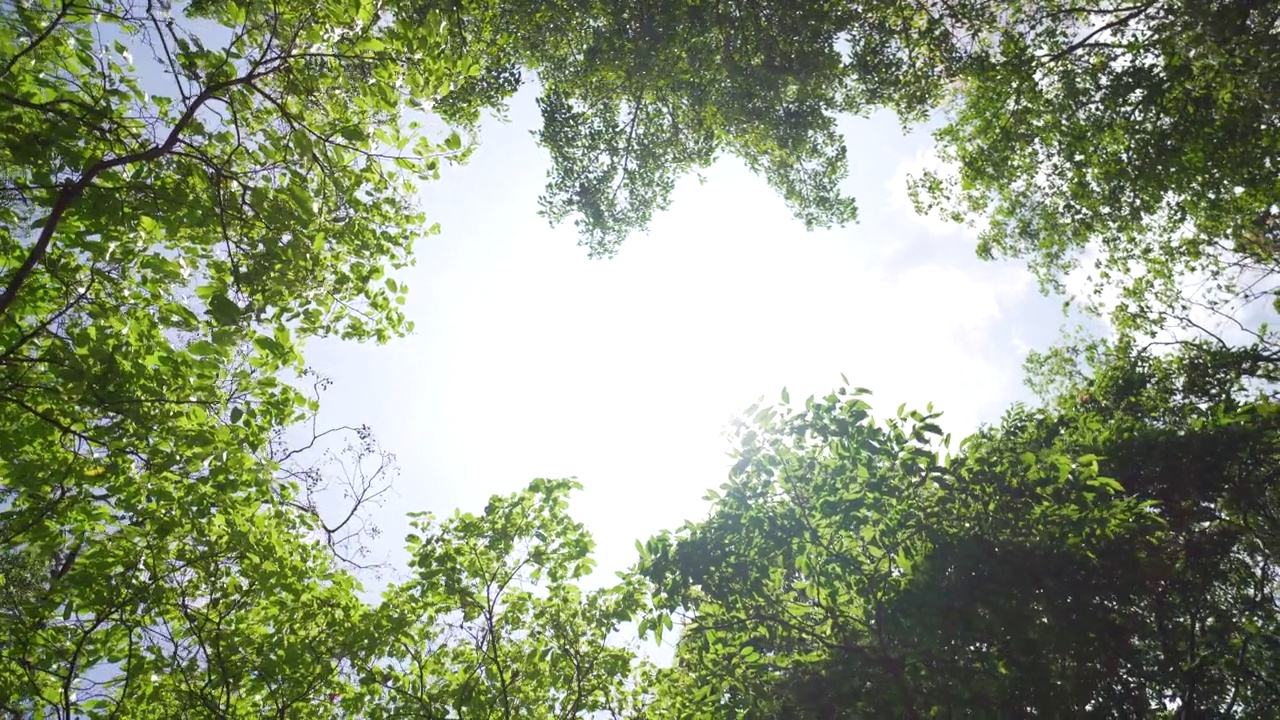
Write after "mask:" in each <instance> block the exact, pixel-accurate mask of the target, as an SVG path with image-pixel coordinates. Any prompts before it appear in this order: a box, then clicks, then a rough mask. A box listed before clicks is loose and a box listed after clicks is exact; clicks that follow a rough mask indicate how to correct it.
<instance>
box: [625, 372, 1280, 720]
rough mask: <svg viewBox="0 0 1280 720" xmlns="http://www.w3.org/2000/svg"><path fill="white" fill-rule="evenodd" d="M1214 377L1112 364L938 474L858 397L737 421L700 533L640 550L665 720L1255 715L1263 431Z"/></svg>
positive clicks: (1265, 552) (1264, 680) (931, 448)
mask: <svg viewBox="0 0 1280 720" xmlns="http://www.w3.org/2000/svg"><path fill="white" fill-rule="evenodd" d="M1214 361H1215V359H1214V356H1213V355H1212V354H1211V353H1208V352H1206V351H1202V350H1198V349H1188V350H1186V351H1185V352H1184V354H1183V355H1180V356H1178V357H1176V358H1173V359H1159V358H1154V357H1151V356H1149V355H1143V354H1140V353H1136V352H1127V353H1126V352H1124V351H1121V350H1117V351H1116V352H1115V353H1114V354H1111V355H1108V356H1107V362H1105V363H1101V364H1099V366H1098V367H1097V368H1096V369H1095V370H1094V371H1093V374H1092V379H1091V380H1090V381H1089V384H1088V386H1087V387H1075V388H1073V392H1071V393H1068V394H1065V395H1063V396H1062V397H1061V398H1060V400H1059V401H1058V402H1057V404H1056V405H1055V406H1054V407H1051V408H1041V409H1028V408H1015V409H1013V410H1012V411H1010V413H1009V414H1008V415H1007V416H1006V417H1005V419H1004V421H1003V422H1002V423H1001V424H1000V425H999V426H997V427H994V428H988V429H985V430H984V431H982V432H980V433H979V434H977V435H975V436H974V437H972V438H970V439H968V440H966V441H965V442H964V443H963V444H962V449H961V450H960V451H959V452H958V453H957V454H955V455H949V454H947V453H946V452H945V450H944V448H945V445H946V443H945V439H944V440H943V441H942V442H939V438H938V436H939V435H940V434H941V433H940V430H939V429H938V427H937V426H936V425H935V424H934V420H935V419H936V414H935V413H929V414H920V413H915V412H911V413H905V412H902V411H900V412H899V414H898V416H897V417H896V418H892V419H890V420H889V421H887V422H885V423H883V424H876V423H875V422H874V421H873V420H872V419H871V418H870V415H869V408H868V406H867V404H866V402H865V401H864V399H863V398H862V393H861V392H860V391H857V390H855V391H853V392H852V393H848V392H846V391H844V390H843V389H842V390H841V391H838V392H837V393H835V394H832V395H830V396H828V397H827V398H825V399H821V400H813V399H811V400H810V401H809V402H808V403H806V406H805V408H804V409H802V410H800V409H792V408H789V407H782V408H765V409H763V410H760V411H758V412H756V414H755V415H754V417H753V418H752V419H751V420H750V421H749V422H745V423H743V424H742V425H741V426H740V427H739V428H738V430H737V439H738V441H739V443H740V445H741V448H740V451H739V456H738V457H739V460H738V463H737V465H736V466H735V468H734V472H733V474H732V476H731V479H730V481H729V482H728V483H726V484H725V485H724V486H722V490H723V495H722V496H721V495H718V494H717V495H716V497H717V499H716V500H715V504H714V507H713V510H712V512H711V514H710V516H709V517H708V518H707V519H706V520H704V521H702V522H699V523H694V524H690V525H688V526H686V527H685V528H683V529H682V530H681V531H679V532H678V533H676V534H674V535H670V534H668V535H660V536H657V537H655V538H653V539H651V540H650V541H649V542H648V543H647V544H646V545H645V548H644V553H643V559H642V561H641V565H640V569H641V571H642V572H643V573H644V574H645V575H647V576H648V577H649V578H650V579H651V580H652V581H653V582H654V583H655V585H656V587H657V589H658V593H657V595H656V597H655V605H656V607H657V608H658V609H659V615H657V616H655V617H654V618H651V619H650V620H649V621H648V622H649V623H650V625H652V623H654V622H657V621H659V620H658V618H660V617H661V615H662V614H663V613H676V614H678V615H682V616H683V617H684V618H685V620H684V623H683V626H682V637H681V640H680V645H679V650H678V653H677V669H678V670H680V671H681V672H683V673H685V674H686V675H687V679H684V680H679V679H676V680H673V681H672V682H674V683H676V685H677V686H678V685H679V683H680V682H684V683H686V684H687V686H688V687H689V688H690V689H691V692H689V693H688V694H687V695H683V696H681V697H680V698H678V699H671V702H674V703H676V705H677V710H676V711H675V713H674V715H675V716H680V717H790V718H797V717H800V718H804V717H813V718H818V717H822V718H833V717H950V716H953V715H956V714H968V713H977V714H982V715H985V716H999V717H1026V716H1038V715H1053V716H1059V715H1077V714H1079V715H1081V716H1087V717H1172V716H1173V715H1174V712H1175V711H1176V710H1177V709H1178V708H1181V710H1180V712H1181V713H1182V714H1181V715H1178V716H1179V717H1234V716H1240V715H1245V716H1251V715H1255V714H1259V713H1262V714H1266V713H1267V712H1269V710H1268V709H1269V708H1272V707H1274V706H1275V703H1276V702H1277V697H1276V695H1275V690H1274V685H1273V680H1272V678H1274V677H1275V673H1276V672H1277V670H1280V668H1276V667H1275V659H1274V658H1275V652H1274V650H1275V648H1273V647H1272V644H1273V641H1272V640H1271V638H1273V637H1275V633H1276V631H1277V630H1278V629H1280V616H1278V615H1277V613H1276V605H1275V593H1276V579H1277V576H1276V555H1275V553H1276V551H1277V549H1278V548H1277V546H1276V544H1275V541H1276V539H1277V537H1280V536H1277V535H1276V531H1277V530H1280V526H1277V525H1276V524H1275V518H1276V517H1277V515H1276V514H1275V509H1276V501H1277V497H1276V496H1275V490H1274V482H1273V479H1274V467H1275V462H1276V460H1277V453H1280V434H1278V433H1277V425H1276V418H1277V417H1280V416H1278V415H1277V413H1276V409H1275V405H1274V404H1273V403H1272V402H1271V400H1270V399H1269V398H1266V397H1258V396H1255V395H1252V394H1250V393H1249V392H1247V391H1246V390H1245V389H1244V388H1243V386H1242V385H1241V382H1240V381H1241V379H1242V377H1243V375H1242V373H1241V372H1240V371H1239V368H1238V367H1237V369H1236V371H1235V374H1234V378H1235V381H1234V382H1233V381H1225V380H1223V379H1222V378H1224V377H1229V376H1230V375H1229V374H1228V373H1225V372H1224V373H1223V374H1219V375H1216V376H1215V375H1209V376H1208V377H1209V378H1210V380H1209V381H1207V382H1206V381H1205V380H1204V379H1203V378H1204V377H1205V376H1202V375H1200V374H1198V373H1197V372H1195V371H1197V370H1202V369H1203V364H1204V363H1206V362H1214ZM1220 369H1222V368H1220Z"/></svg>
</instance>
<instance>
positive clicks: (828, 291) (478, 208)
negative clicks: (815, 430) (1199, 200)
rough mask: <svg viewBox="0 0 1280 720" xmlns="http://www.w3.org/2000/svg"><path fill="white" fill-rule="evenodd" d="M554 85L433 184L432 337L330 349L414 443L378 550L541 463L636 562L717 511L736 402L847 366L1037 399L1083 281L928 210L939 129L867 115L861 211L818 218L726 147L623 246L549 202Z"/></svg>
mask: <svg viewBox="0 0 1280 720" xmlns="http://www.w3.org/2000/svg"><path fill="white" fill-rule="evenodd" d="M532 101H533V97H532V95H531V94H530V93H529V92H527V91H526V92H525V93H523V94H522V95H521V96H520V97H519V98H518V99H517V100H516V101H515V103H514V104H513V106H512V111H511V113H510V122H509V123H507V124H502V123H498V122H493V123H489V124H488V125H486V126H485V127H484V129H483V132H482V135H481V138H480V140H481V144H480V148H479V150H478V151H477V152H476V154H475V155H474V156H473V159H472V160H471V162H470V163H469V164H468V165H467V166H464V167H458V168H449V169H446V171H445V175H444V178H443V179H442V180H441V181H439V182H438V183H436V184H434V185H432V186H430V187H429V188H427V190H426V192H425V193H424V197H423V202H424V204H425V207H426V208H427V210H428V212H429V213H430V214H431V216H432V219H433V220H435V221H439V222H440V223H441V224H442V225H443V234H442V235H439V236H436V237H435V238H433V239H431V240H430V241H428V242H426V243H424V244H423V245H421V246H420V247H419V248H418V251H417V257H418V263H417V266H416V267H415V268H414V269H413V270H412V271H410V272H408V273H406V274H404V275H402V276H401V278H402V279H404V280H406V281H407V282H408V284H409V286H410V289H411V296H410V300H409V305H408V311H409V314H410V317H411V318H412V319H413V320H414V321H415V323H416V331H415V333H414V334H413V336H412V337H409V338H407V339H405V340H401V341H397V342H395V343H392V344H391V345H389V346H375V345H353V344H349V343H338V342H332V343H330V342H324V343H313V344H311V345H310V347H309V348H308V359H309V360H310V362H311V363H312V365H313V366H314V367H315V368H317V369H318V370H320V371H321V372H323V373H325V374H328V375H329V376H331V377H332V378H333V379H334V381H335V384H334V386H333V387H332V388H331V390H330V391H329V392H328V393H327V394H326V396H325V397H324V398H323V405H324V411H323V413H324V414H323V418H324V420H325V421H326V422H329V423H344V424H359V423H368V424H369V425H370V426H371V427H372V429H373V430H374V432H375V434H376V435H377V436H378V438H379V439H380V441H381V443H382V445H383V446H384V447H385V448H386V449H387V450H390V451H392V452H394V453H395V454H396V455H397V457H398V461H399V465H400V469H401V473H400V476H399V478H398V480H397V483H396V486H395V495H394V497H393V499H392V500H391V501H390V502H388V503H387V504H386V505H385V507H383V508H382V510H381V511H380V514H379V517H378V523H379V524H380V525H381V526H382V528H383V530H384V531H385V534H384V535H383V537H382V538H381V539H380V540H379V544H378V547H377V548H376V550H377V552H382V553H391V554H392V557H395V554H396V553H398V552H399V548H400V540H401V539H402V538H403V537H404V534H405V533H406V532H407V522H406V520H405V519H404V517H403V515H404V513H405V512H408V511H411V510H431V511H434V512H437V513H440V514H447V513H450V512H452V510H453V509H454V508H455V507H459V506H461V507H463V508H464V509H467V510H471V511H479V510H480V509H482V508H483V505H484V502H485V500H486V499H487V498H488V497H489V496H490V495H491V494H494V493H507V492H512V491H515V490H518V489H519V488H521V487H523V486H524V485H525V484H526V483H527V482H528V481H529V480H530V479H532V478H534V477H563V476H576V477H578V478H579V480H580V481H581V482H582V483H583V484H584V485H585V491H584V492H582V493H579V494H578V496H577V497H576V498H575V500H574V503H573V511H574V514H575V516H576V517H578V518H579V519H581V520H583V521H584V522H586V523H587V525H588V527H589V528H590V529H591V530H592V532H593V533H594V534H595V536H596V540H597V542H598V552H597V560H598V561H599V562H600V566H601V568H602V569H603V570H606V571H612V570H617V569H622V568H624V567H626V566H627V565H629V564H630V563H631V562H632V560H633V555H634V542H635V540H636V539H638V538H645V537H648V536H649V535H650V534H652V533H654V532H656V531H658V530H661V529H663V528H672V529H674V528H675V527H676V526H678V525H679V524H680V523H682V522H683V521H684V520H685V519H689V518H698V517H700V516H702V515H703V514H704V512H705V509H706V508H705V504H704V503H703V502H702V501H701V500H700V498H701V496H702V494H703V492H704V491H705V489H707V488H710V487H715V486H717V485H719V484H720V483H721V482H723V481H724V479H725V475H726V470H727V468H728V461H727V460H726V457H727V456H726V453H727V451H728V450H729V446H728V445H727V442H726V441H725V440H724V438H723V436H722V433H723V431H724V429H725V428H726V426H727V422H728V420H729V419H730V418H731V417H732V416H733V415H734V414H735V413H736V412H738V411H740V410H742V409H743V408H745V407H746V406H747V405H749V404H750V403H752V402H754V401H755V400H756V399H757V398H759V397H761V396H765V397H766V398H767V399H769V400H770V401H777V400H778V396H779V392H780V391H781V389H782V388H783V387H784V386H786V387H787V388H788V389H789V391H790V394H791V397H792V399H793V400H794V401H803V399H804V398H805V397H806V396H808V395H809V394H819V393H821V394H825V393H826V392H827V391H829V390H831V389H832V388H834V387H835V386H836V385H838V384H839V383H840V374H841V373H844V374H846V375H847V376H848V378H849V380H850V382H851V383H853V384H854V385H861V386H865V387H868V388H871V389H872V390H873V391H874V392H875V398H874V404H875V406H876V407H877V409H878V410H879V411H880V412H881V413H885V414H888V413H892V412H893V411H894V410H895V409H896V408H897V406H898V404H899V403H901V402H907V403H908V404H911V405H916V406H920V407H923V405H924V403H925V402H927V401H930V400H932V401H933V402H934V404H935V406H936V407H937V408H938V409H940V410H943V411H945V412H946V415H945V416H944V420H945V425H944V426H945V427H946V429H948V430H949V431H951V432H952V433H953V434H955V435H956V436H957V437H959V436H962V435H963V434H964V433H965V432H967V431H969V430H972V429H973V428H974V427H976V425H977V424H978V423H980V422H987V421H993V420H995V419H997V418H998V417H999V414H1000V413H1001V411H1002V410H1003V409H1004V408H1005V407H1007V406H1008V405H1009V404H1010V403H1011V402H1013V401H1015V400H1017V399H1021V398H1025V397H1026V392H1025V390H1024V389H1023V387H1022V372H1021V362H1022V358H1023V356H1024V354H1025V351H1026V349H1027V348H1028V347H1031V348H1043V347H1045V346H1047V345H1048V344H1050V343H1051V342H1052V341H1053V340H1054V339H1055V338H1056V337H1057V334H1058V329H1059V327H1060V326H1061V324H1062V321H1063V318H1062V314H1061V301H1060V300H1059V299H1050V298H1044V297H1042V296H1040V295H1039V293H1038V291H1037V289H1036V286H1035V283H1034V282H1033V281H1032V279H1031V277H1030V276H1029V275H1028V274H1027V273H1026V272H1025V271H1024V270H1023V269H1022V268H1021V266H1020V265H1018V264H1000V263H983V262H980V261H978V260H977V259H976V258H975V257H974V253H973V248H974V240H973V237H972V234H971V233H968V232H966V231H965V230H964V229H963V228H957V227H952V226H945V225H941V224H939V223H938V222H937V221H929V220H924V219H921V218H918V217H916V216H915V214H914V212H913V211H912V209H911V208H910V205H909V203H908V202H907V200H906V190H905V182H904V178H905V174H906V173H907V172H908V171H909V170H910V169H912V168H916V167H919V166H920V165H921V163H923V162H926V159H927V158H928V157H929V148H930V146H931V141H930V139H929V137H928V136H927V135H926V134H923V133H921V134H916V135H911V136H906V137H904V136H903V134H902V132H901V130H900V129H899V126H898V125H897V122H896V121H895V120H894V119H893V118H892V117H889V116H877V117H873V118H871V119H850V120H849V121H848V122H847V123H846V126H845V130H846V133H847V136H848V139H849V143H850V148H851V158H853V163H854V166H855V170H854V173H853V175H854V176H853V177H852V178H851V180H850V181H849V184H848V189H849V190H850V192H852V193H853V194H854V195H855V196H856V197H857V198H858V201H859V205H860V212H861V221H860V222H859V223H858V224H857V225H854V226H850V227H848V228H844V229H839V230H833V231H826V232H813V233H810V232H806V231H805V230H804V228H803V226H802V225H801V224H800V223H798V222H796V221H794V220H792V219H791V217H790V215H789V213H788V211H787V209H786V207H785V206H784V205H783V203H782V201H781V200H780V199H778V198H777V197H776V196H775V195H774V193H773V192H772V191H771V190H770V189H769V188H768V187H767V186H766V185H765V183H764V181H763V180H761V179H758V178H756V177H754V176H752V175H751V174H750V173H748V172H747V171H746V170H745V169H744V168H742V167H741V165H740V164H738V163H736V162H734V161H731V160H725V161H722V162H721V163H719V164H717V165H716V166H715V167H713V168H712V169H711V170H710V171H709V172H707V173H706V177H707V182H706V183H705V184H703V185H699V184H698V182H697V181H696V179H693V178H690V179H688V180H687V181H685V182H683V183H682V184H681V185H680V186H679V188H678V191H677V192H676V194H675V198H674V202H673V203H672V206H671V208H670V210H669V211H667V212H665V213H663V214H662V215H660V216H659V217H658V218H656V220H655V222H654V223H653V225H652V228H651V230H650V232H649V233H648V234H647V235H640V236H636V237H633V238H631V239H630V240H629V241H628V242H627V243H626V244H625V245H624V246H623V248H622V250H621V252H620V254H619V255H618V256H617V257H616V258H613V259H610V260H603V261H602V260H589V259H588V258H587V254H586V251H585V250H584V249H582V248H579V247H577V238H576V236H575V234H574V232H573V229H572V228H571V227H562V228H557V229H551V228H549V227H548V226H547V223H546V221H545V220H543V219H542V218H540V217H539V216H538V215H537V197H538V195H539V193H540V191H541V189H542V186H543V184H544V182H545V175H546V167H547V160H546V156H545V154H544V152H543V151H542V150H541V149H540V148H538V147H537V146H536V145H535V144H534V141H533V138H532V137H531V136H530V134H529V131H530V130H531V129H532V128H534V127H536V125H537V121H538V118H537V112H536V108H535V107H534V104H533V102H532ZM375 555H376V553H375Z"/></svg>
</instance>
